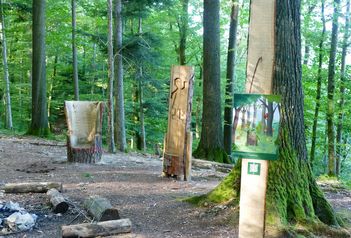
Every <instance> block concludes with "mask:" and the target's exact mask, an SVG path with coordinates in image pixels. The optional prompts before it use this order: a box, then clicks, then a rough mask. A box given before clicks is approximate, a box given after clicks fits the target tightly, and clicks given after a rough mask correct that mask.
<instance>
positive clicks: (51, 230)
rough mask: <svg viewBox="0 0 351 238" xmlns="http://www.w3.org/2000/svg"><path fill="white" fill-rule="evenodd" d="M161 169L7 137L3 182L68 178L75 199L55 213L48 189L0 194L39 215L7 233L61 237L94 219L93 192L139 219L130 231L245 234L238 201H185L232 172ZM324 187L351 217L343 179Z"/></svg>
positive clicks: (149, 161)
mask: <svg viewBox="0 0 351 238" xmlns="http://www.w3.org/2000/svg"><path fill="white" fill-rule="evenodd" d="M161 171H162V161H161V159H159V158H157V157H155V156H151V155H143V154H137V153H129V154H122V153H118V154H114V155H111V154H107V153H105V154H104V156H103V160H102V162H101V163H99V164H95V165H87V164H69V163H66V147H65V144H63V143H61V142H55V141H49V140H42V139H38V138H33V137H9V136H0V185H1V184H5V183H10V182H11V183H14V182H34V181H37V182H47V181H50V182H62V183H63V187H64V191H63V193H64V195H65V196H66V197H67V198H68V199H69V201H70V202H71V203H72V204H73V206H71V207H70V210H69V211H68V212H67V213H66V214H63V215H55V214H53V213H52V212H51V211H50V207H49V206H48V203H47V197H46V195H45V194H34V193H31V194H6V193H1V192H0V202H1V201H4V202H7V201H13V202H18V203H20V205H21V206H22V207H25V208H26V209H27V210H28V211H30V212H31V213H35V214H37V215H38V216H39V217H38V223H37V226H36V228H35V229H34V230H32V231H29V232H25V233H18V234H13V235H9V236H7V237H28V238H29V237H50V238H51V237H52V238H54V237H60V231H61V229H60V227H61V226H62V225H68V224H77V223H82V222H90V220H89V218H88V217H87V216H86V214H85V213H84V212H83V209H82V203H83V201H84V199H85V198H87V197H88V196H90V195H99V196H103V197H106V198H108V199H109V200H110V201H111V203H112V205H113V206H114V207H116V208H118V210H119V213H120V216H121V218H129V219H130V220H131V221H132V233H131V234H129V235H125V236H123V237H152V238H157V237H237V235H236V234H237V224H238V211H236V210H237V209H238V208H237V207H234V208H233V207H227V206H221V205H219V206H208V207H204V208H198V207H194V206H192V205H191V204H188V203H186V202H182V201H181V199H182V198H186V197H189V196H194V195H200V194H204V193H207V192H208V191H210V190H211V189H213V188H214V187H215V186H216V185H217V184H218V183H219V182H220V181H221V179H222V178H223V177H225V176H226V173H225V172H223V171H219V170H218V169H215V167H213V166H193V171H192V181H191V182H183V181H175V180H173V179H167V178H163V177H161ZM321 185H322V188H323V189H324V190H325V191H326V196H327V198H328V199H329V200H330V202H331V203H332V204H333V206H334V207H335V209H336V210H337V211H338V212H339V213H340V214H343V216H344V217H345V218H348V219H349V221H350V223H351V193H350V191H348V190H346V189H343V188H339V187H338V186H336V185H335V184H328V183H322V184H321ZM233 214H235V215H233ZM350 231H351V230H350ZM0 237H1V235H0ZM118 237H120V236H118Z"/></svg>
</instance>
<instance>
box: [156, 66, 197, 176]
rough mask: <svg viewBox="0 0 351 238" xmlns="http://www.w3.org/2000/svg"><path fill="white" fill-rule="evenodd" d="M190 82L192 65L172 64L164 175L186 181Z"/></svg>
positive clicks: (189, 146) (188, 171) (188, 154)
mask: <svg viewBox="0 0 351 238" xmlns="http://www.w3.org/2000/svg"><path fill="white" fill-rule="evenodd" d="M193 83H194V68H193V67H190V66H172V71H171V85H170V93H169V111H168V129H167V133H166V136H165V141H164V152H163V175H164V176H166V177H174V178H177V179H181V178H183V179H184V180H188V181H189V180H190V179H191V154H192V153H191V149H192V147H191V146H192V134H191V130H190V126H191V125H190V124H191V107H192V97H193ZM182 176H183V177H182Z"/></svg>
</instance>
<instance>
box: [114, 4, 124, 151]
mask: <svg viewBox="0 0 351 238" xmlns="http://www.w3.org/2000/svg"><path fill="white" fill-rule="evenodd" d="M114 5H115V11H114V20H115V29H116V33H115V41H114V44H115V45H114V50H115V81H116V91H115V93H116V124H115V130H116V146H117V149H118V150H120V151H123V152H124V151H126V149H127V143H126V130H125V118H124V95H123V58H122V36H123V32H122V25H123V22H122V0H114Z"/></svg>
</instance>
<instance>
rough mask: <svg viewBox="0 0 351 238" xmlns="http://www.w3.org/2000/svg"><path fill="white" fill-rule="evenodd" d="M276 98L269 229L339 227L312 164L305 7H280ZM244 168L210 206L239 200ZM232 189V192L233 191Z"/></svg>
mask: <svg viewBox="0 0 351 238" xmlns="http://www.w3.org/2000/svg"><path fill="white" fill-rule="evenodd" d="M276 42H277V43H276V57H275V58H276V65H275V74H274V82H273V92H274V93H275V94H278V95H282V104H281V108H280V109H281V129H280V132H279V139H278V141H279V159H278V160H277V161H274V162H270V166H269V176H268V190H267V197H266V206H267V213H266V214H267V218H266V222H267V224H271V225H274V226H279V225H287V224H289V223H290V224H291V223H301V224H306V223H309V222H311V223H312V224H313V223H314V222H319V221H321V222H323V223H325V224H327V225H338V222H337V219H336V216H335V213H334V211H333V209H332V207H331V206H330V204H329V203H328V202H327V200H326V199H325V197H324V195H323V193H322V191H321V190H320V189H319V187H318V185H317V183H316V181H315V178H314V177H313V174H312V171H311V168H310V166H309V163H308V160H307V148H306V143H305V131H304V109H303V105H304V104H303V91H302V76H301V38H300V1H298V0H287V1H277V20H276ZM240 167H241V166H240V164H238V165H236V167H235V168H234V169H233V171H232V172H231V173H230V175H229V176H228V177H227V178H225V179H224V180H223V182H222V183H221V184H220V185H219V186H218V187H217V188H216V189H214V190H213V191H211V192H210V193H209V194H207V196H206V198H205V199H206V200H207V201H209V202H225V201H230V200H233V199H234V200H237V199H238V198H239V191H240V186H239V184H240V169H241V168H240ZM228 186H230V188H229V189H228Z"/></svg>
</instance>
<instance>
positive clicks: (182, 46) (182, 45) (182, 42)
mask: <svg viewBox="0 0 351 238" xmlns="http://www.w3.org/2000/svg"><path fill="white" fill-rule="evenodd" d="M181 3H182V14H181V17H180V22H178V26H179V64H180V65H185V64H186V55H185V50H186V38H187V31H188V19H189V14H188V7H189V0H182V1H181Z"/></svg>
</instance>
